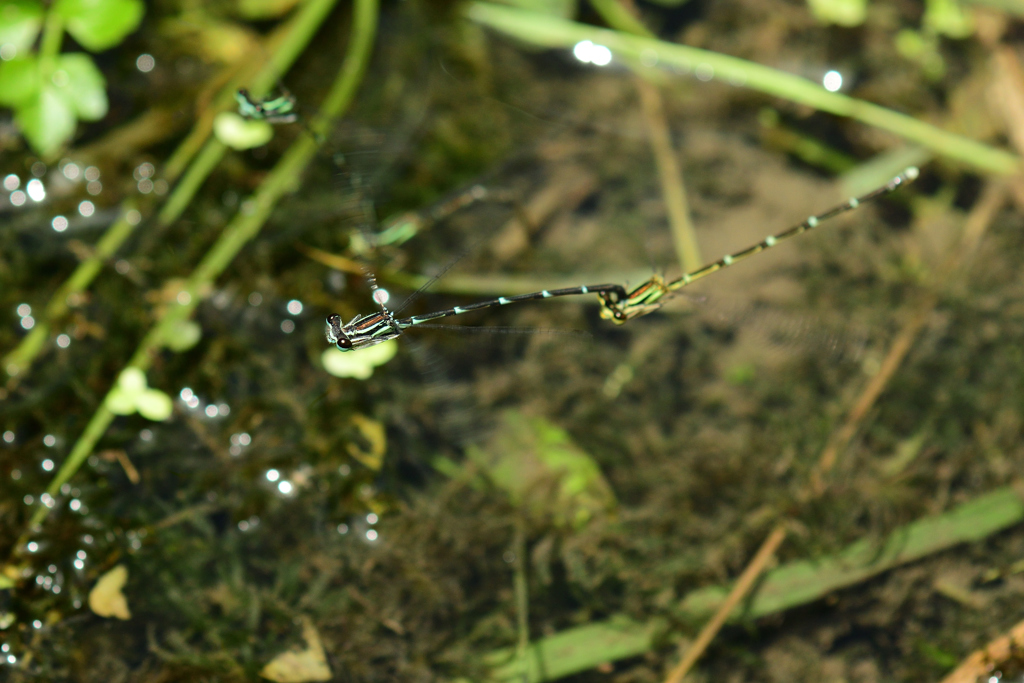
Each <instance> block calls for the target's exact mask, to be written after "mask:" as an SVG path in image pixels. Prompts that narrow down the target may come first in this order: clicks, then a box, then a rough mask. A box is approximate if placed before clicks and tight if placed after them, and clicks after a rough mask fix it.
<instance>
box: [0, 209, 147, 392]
mask: <svg viewBox="0 0 1024 683" xmlns="http://www.w3.org/2000/svg"><path fill="white" fill-rule="evenodd" d="M134 210H135V202H134V201H132V200H126V201H125V202H123V203H122V205H121V215H120V216H119V217H118V218H117V220H116V221H114V223H113V225H111V226H110V228H109V229H108V230H107V231H106V233H104V235H103V237H102V238H101V239H100V241H99V242H97V244H96V249H95V250H94V251H93V253H92V254H91V255H90V256H89V258H87V259H85V260H84V261H82V262H81V263H80V264H78V267H77V268H75V271H74V272H73V273H72V274H71V277H69V278H68V279H67V280H66V281H65V282H64V284H62V285H61V286H60V288H59V289H57V292H56V293H55V294H54V295H53V297H52V298H51V299H50V302H49V303H48V304H46V308H45V309H43V313H42V315H39V316H37V319H36V326H35V327H33V328H32V331H31V332H29V333H28V336H26V337H25V338H24V339H23V340H22V341H21V343H20V344H18V346H17V347H16V348H15V349H14V350H13V351H11V352H10V353H8V354H7V355H6V356H4V358H3V361H2V365H3V367H4V369H6V370H7V374H8V375H10V376H11V377H17V376H18V375H21V374H22V372H23V370H26V369H27V368H28V367H29V365H30V364H31V363H32V361H33V360H34V359H35V357H36V356H37V355H38V354H39V352H40V351H41V350H42V347H43V344H45V343H46V341H47V340H48V339H49V338H50V331H51V328H52V326H53V324H54V323H55V322H56V321H57V320H59V319H60V318H62V317H64V315H65V314H66V313H67V312H68V300H69V299H70V298H72V297H74V296H76V295H78V294H81V293H82V292H84V291H85V290H86V289H87V288H88V287H89V285H90V284H92V281H93V280H94V279H95V278H96V275H97V274H98V273H99V272H100V269H102V268H103V264H104V262H105V261H106V260H107V259H109V258H110V257H111V256H113V255H114V252H115V251H117V248H118V247H119V246H121V243H122V242H124V240H125V239H126V238H127V237H128V235H130V234H131V233H132V230H134V229H135V225H137V224H138V223H139V222H140V221H137V220H136V221H135V222H134V223H133V222H129V220H128V214H129V213H130V212H131V211H134Z"/></svg>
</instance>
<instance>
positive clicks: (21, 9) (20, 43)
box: [0, 0, 43, 55]
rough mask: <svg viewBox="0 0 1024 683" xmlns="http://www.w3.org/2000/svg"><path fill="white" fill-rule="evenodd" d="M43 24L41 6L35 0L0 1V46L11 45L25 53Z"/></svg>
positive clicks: (18, 52) (19, 51)
mask: <svg viewBox="0 0 1024 683" xmlns="http://www.w3.org/2000/svg"><path fill="white" fill-rule="evenodd" d="M42 26H43V6H42V5H41V4H40V3H39V2H37V1H36V0H4V2H3V3H0V46H2V45H12V46H14V49H15V50H16V54H19V55H20V54H25V53H27V52H28V51H29V49H30V48H31V47H32V43H34V42H36V36H38V35H39V29H40V28H42Z"/></svg>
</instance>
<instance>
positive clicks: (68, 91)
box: [50, 52, 108, 121]
mask: <svg viewBox="0 0 1024 683" xmlns="http://www.w3.org/2000/svg"><path fill="white" fill-rule="evenodd" d="M50 80H51V81H52V82H53V85H54V87H56V88H57V92H59V93H60V95H61V96H62V97H63V98H64V99H65V101H67V103H68V105H69V106H71V107H72V108H73V109H74V110H75V112H76V113H77V114H78V118H80V119H82V120H84V121H98V120H100V119H102V118H103V117H104V116H106V115H107V107H108V104H107V82H106V80H105V79H104V78H103V74H102V73H100V70H99V69H97V68H96V64H95V63H94V62H93V61H92V58H91V57H90V56H89V55H87V54H85V53H83V52H72V53H69V54H63V55H61V56H60V57H59V58H58V60H57V68H56V69H54V71H53V74H52V76H51V77H50Z"/></svg>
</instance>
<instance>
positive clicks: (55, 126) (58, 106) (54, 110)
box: [14, 85, 75, 156]
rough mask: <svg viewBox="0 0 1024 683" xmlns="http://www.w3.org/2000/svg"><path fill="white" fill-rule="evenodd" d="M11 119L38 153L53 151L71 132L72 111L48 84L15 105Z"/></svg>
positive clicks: (73, 127) (73, 114)
mask: <svg viewBox="0 0 1024 683" xmlns="http://www.w3.org/2000/svg"><path fill="white" fill-rule="evenodd" d="M14 120H15V121H16V122H17V123H18V127H19V128H21V132H22V133H23V134H24V135H25V139H26V140H28V142H29V144H30V145H32V148H33V149H35V150H36V152H38V153H39V154H41V155H42V156H50V155H52V154H54V153H55V152H57V151H58V150H59V149H60V148H61V147H63V146H64V144H65V143H66V142H67V141H68V140H70V139H71V136H72V135H74V134H75V112H74V110H73V109H72V108H71V107H70V106H69V105H68V103H67V102H66V101H65V100H64V98H63V97H61V96H60V94H59V93H58V92H57V89H56V88H54V87H53V86H51V85H44V86H43V88H42V90H40V91H39V94H38V96H37V97H35V98H33V100H32V101H31V102H29V103H28V104H25V105H23V106H21V107H20V108H19V109H18V112H17V114H16V115H15V117H14Z"/></svg>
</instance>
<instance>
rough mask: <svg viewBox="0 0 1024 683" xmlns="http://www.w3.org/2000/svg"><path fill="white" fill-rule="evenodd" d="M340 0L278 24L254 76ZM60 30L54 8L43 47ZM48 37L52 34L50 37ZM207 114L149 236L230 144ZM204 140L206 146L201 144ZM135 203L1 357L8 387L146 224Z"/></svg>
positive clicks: (175, 165)
mask: <svg viewBox="0 0 1024 683" xmlns="http://www.w3.org/2000/svg"><path fill="white" fill-rule="evenodd" d="M336 2H337V0H309V2H307V3H306V4H305V5H304V6H303V7H302V9H301V10H300V11H299V12H297V13H296V14H295V16H294V17H292V19H290V20H289V21H288V22H286V24H285V25H284V26H282V27H281V28H280V29H278V30H277V31H276V32H275V33H274V35H273V36H272V37H271V39H270V41H269V44H270V45H271V46H273V47H274V52H273V53H272V56H271V58H270V59H269V60H268V61H267V63H265V64H264V65H263V66H262V67H261V69H260V71H259V72H258V73H257V74H256V76H255V77H254V81H258V82H260V83H264V82H268V81H269V82H270V83H276V82H277V80H278V79H279V78H280V77H281V76H282V75H283V74H284V72H286V71H287V70H288V69H289V68H290V67H291V65H292V64H293V63H294V62H295V60H296V59H297V58H298V56H299V55H300V54H301V53H302V51H303V50H304V49H305V47H306V45H308V44H309V41H310V40H312V38H313V35H314V34H315V33H316V31H317V29H319V27H320V25H321V24H322V23H323V21H324V19H325V18H326V17H327V15H328V13H330V11H331V8H333V7H334V5H335V3H336ZM54 18H55V19H54ZM62 31H63V28H62V26H61V23H60V17H57V15H56V13H55V12H50V14H49V15H48V16H47V23H46V34H45V35H44V37H43V45H44V47H45V46H47V45H48V43H47V41H48V40H49V42H50V43H54V44H56V49H58V50H59V49H60V38H61V35H62ZM53 35H56V38H53V37H52V36H53ZM48 36H50V37H49V38H48ZM51 49H52V48H51ZM239 84H240V81H238V80H233V81H232V82H231V83H229V84H227V85H226V86H225V87H224V88H223V89H222V90H221V92H220V94H219V95H218V99H217V101H218V102H221V101H222V102H223V103H224V106H223V107H221V109H217V108H216V107H213V108H212V111H220V110H223V109H224V108H227V107H229V106H230V103H232V102H234V95H235V91H236V90H237V89H238V87H239ZM206 119H209V121H212V120H213V114H212V113H211V114H210V115H209V116H208V117H204V119H203V120H201V121H199V122H197V123H196V125H195V126H194V127H193V129H192V132H191V133H190V134H189V136H188V137H187V138H186V139H185V140H184V141H183V142H182V143H181V144H180V145H179V146H178V148H177V149H176V150H175V151H174V152H173V153H172V154H171V157H170V159H171V160H170V161H168V162H167V164H165V166H164V171H163V173H162V174H161V175H162V177H163V178H164V179H166V180H168V182H173V181H174V179H175V178H177V177H178V175H180V173H181V170H182V169H184V168H185V166H188V170H187V172H186V173H185V176H184V177H183V178H182V179H181V181H180V182H179V183H178V184H177V185H175V187H174V190H172V191H171V194H170V195H169V196H168V197H167V200H166V202H165V203H164V206H163V209H161V211H160V213H159V215H158V218H157V220H158V224H157V229H156V230H153V231H151V232H150V235H151V236H150V240H154V239H155V237H153V235H155V234H156V233H158V232H159V231H160V229H161V228H165V227H167V226H169V225H171V224H172V223H174V221H176V220H178V218H179V217H180V216H181V214H182V212H183V211H184V210H185V209H186V208H187V207H188V205H189V203H191V201H192V198H193V197H194V196H195V194H196V192H198V191H199V188H200V187H202V185H203V182H205V180H206V178H207V177H209V175H210V173H212V172H213V169H214V168H216V167H217V164H218V163H220V160H221V159H222V158H223V156H224V152H225V149H226V148H225V146H224V145H223V143H221V142H220V141H219V140H216V139H208V138H209V136H210V132H211V130H212V124H210V123H209V122H206ZM204 141H205V143H206V144H205V145H203V142H204ZM200 146H201V151H200V152H199V155H198V156H196V150H197V149H200ZM135 208H136V206H135V204H134V202H130V201H126V202H125V203H124V204H123V205H122V207H121V218H119V219H118V220H117V221H115V222H114V224H113V225H111V226H110V227H109V228H108V229H107V231H106V232H105V233H104V235H103V237H102V238H101V239H100V241H99V243H97V245H96V253H95V254H94V255H93V257H92V258H89V259H87V260H86V261H84V262H83V263H82V264H80V265H79V267H78V268H76V269H75V272H74V273H72V275H71V277H70V278H69V279H68V281H67V282H65V283H64V284H63V285H61V287H60V288H59V289H58V290H57V292H56V293H55V294H54V296H53V297H52V298H51V299H50V302H49V303H48V304H47V305H46V308H45V309H44V312H43V314H42V315H41V316H38V317H37V321H36V326H35V327H34V328H33V329H32V331H31V332H30V333H29V334H28V335H27V336H26V337H25V338H24V339H22V341H21V343H20V344H18V346H17V347H16V348H15V349H14V350H13V351H11V352H10V353H8V354H7V355H5V356H4V357H3V360H2V361H0V367H3V368H4V369H6V371H7V374H8V375H9V376H10V378H11V380H10V383H9V386H13V384H14V383H16V382H18V381H20V380H21V379H22V378H24V376H25V372H26V371H27V370H28V369H29V367H30V366H31V364H32V362H33V361H34V360H35V359H36V357H37V356H38V355H39V353H40V352H41V351H42V350H43V347H44V346H45V344H46V341H47V340H48V339H49V335H50V331H51V330H52V328H53V325H54V324H56V322H57V321H58V320H59V319H60V318H61V317H62V316H64V315H65V314H66V313H67V309H68V307H67V298H68V296H69V295H71V294H74V293H80V292H84V291H85V290H87V289H88V288H89V286H90V285H91V284H92V281H93V280H94V279H95V278H96V276H97V275H98V274H99V272H100V270H101V266H102V264H103V261H105V260H106V259H108V258H110V257H111V256H113V255H114V254H115V253H116V252H117V250H118V249H119V248H120V247H121V245H122V244H123V243H124V241H125V240H127V239H128V237H129V236H131V234H132V233H133V232H134V230H135V227H136V225H138V224H140V223H142V221H141V220H140V221H138V223H136V224H134V225H133V224H129V223H128V222H127V221H126V220H125V218H124V217H125V216H126V215H127V214H128V212H129V211H130V210H131V209H135ZM141 212H142V215H143V219H145V217H146V213H148V212H147V211H146V208H145V207H142V209H141ZM143 251H144V249H143Z"/></svg>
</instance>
